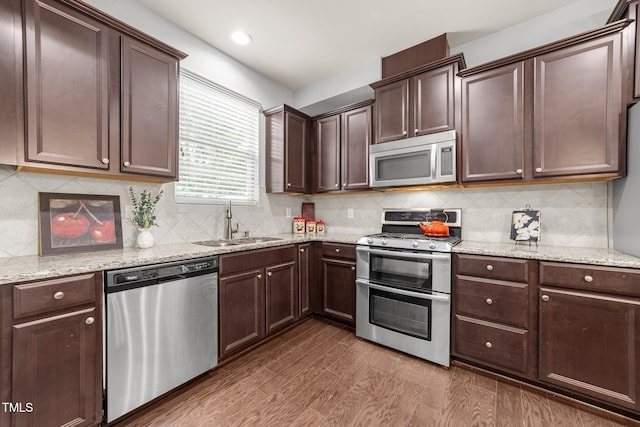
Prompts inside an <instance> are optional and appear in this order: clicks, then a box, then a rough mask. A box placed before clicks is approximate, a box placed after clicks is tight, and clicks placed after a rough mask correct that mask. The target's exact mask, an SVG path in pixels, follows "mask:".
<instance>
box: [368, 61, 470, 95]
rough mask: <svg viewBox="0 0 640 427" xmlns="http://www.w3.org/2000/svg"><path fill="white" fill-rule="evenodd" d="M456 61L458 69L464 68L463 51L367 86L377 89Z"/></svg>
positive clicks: (465, 64)
mask: <svg viewBox="0 0 640 427" xmlns="http://www.w3.org/2000/svg"><path fill="white" fill-rule="evenodd" d="M456 63H457V64H458V69H459V70H462V69H464V68H466V66H467V63H466V62H465V60H464V54H463V53H458V54H456V55H452V56H449V57H447V58H443V59H440V60H438V61H434V62H430V63H429V64H427V65H422V66H420V67H416V68H413V69H411V70H409V71H405V72H404V73H400V74H396V75H394V76H392V77H388V78H386V79H382V80H379V81H377V82H374V83H371V84H370V85H369V86H371V87H372V88H373V89H377V88H379V87H382V86H385V85H388V84H390V83H395V82H399V81H401V80H404V79H406V78H409V77H413V76H415V75H417V74H422V73H425V72H427V71H431V70H435V69H437V68H440V67H444V66H446V65H450V64H456Z"/></svg>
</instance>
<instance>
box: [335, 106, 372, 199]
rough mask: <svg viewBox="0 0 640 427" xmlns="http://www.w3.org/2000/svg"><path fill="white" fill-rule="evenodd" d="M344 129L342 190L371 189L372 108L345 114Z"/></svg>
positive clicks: (359, 109) (368, 107) (363, 108)
mask: <svg viewBox="0 0 640 427" xmlns="http://www.w3.org/2000/svg"><path fill="white" fill-rule="evenodd" d="M342 128H343V133H342V135H343V137H342V189H343V190H355V189H360V188H369V146H370V145H371V107H370V106H367V107H362V108H358V109H356V110H352V111H347V112H346V113H344V114H343V121H342Z"/></svg>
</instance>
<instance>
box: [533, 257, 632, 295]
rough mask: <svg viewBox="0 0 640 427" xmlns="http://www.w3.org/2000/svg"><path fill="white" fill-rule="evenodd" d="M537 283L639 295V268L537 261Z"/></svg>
mask: <svg viewBox="0 0 640 427" xmlns="http://www.w3.org/2000/svg"><path fill="white" fill-rule="evenodd" d="M540 284H541V285H548V286H559V287H563V288H573V289H588V290H590V291H595V292H606V293H613V294H620V295H629V296H640V270H634V269H630V268H616V267H594V266H591V265H583V264H564V263H559V262H540Z"/></svg>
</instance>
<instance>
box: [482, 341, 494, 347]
mask: <svg viewBox="0 0 640 427" xmlns="http://www.w3.org/2000/svg"><path fill="white" fill-rule="evenodd" d="M484 346H485V347H487V348H491V347H493V344H491V341H487V342H486V343H484Z"/></svg>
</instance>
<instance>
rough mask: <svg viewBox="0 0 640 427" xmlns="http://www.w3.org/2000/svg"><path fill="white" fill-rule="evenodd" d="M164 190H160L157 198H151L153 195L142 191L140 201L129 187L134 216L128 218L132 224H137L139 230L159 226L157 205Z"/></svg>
mask: <svg viewBox="0 0 640 427" xmlns="http://www.w3.org/2000/svg"><path fill="white" fill-rule="evenodd" d="M162 193H164V190H160V192H158V194H156V196H155V197H152V196H151V193H150V192H149V191H147V190H142V193H140V200H138V198H137V197H136V195H135V194H134V192H133V188H132V187H129V194H130V196H131V204H132V205H133V212H132V214H133V216H132V217H131V218H128V220H129V221H130V222H132V223H133V224H135V225H136V226H137V227H138V228H151V227H152V226H154V225H155V226H157V225H158V224H156V213H155V211H156V205H157V204H158V202H159V201H160V198H161V197H162Z"/></svg>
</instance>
